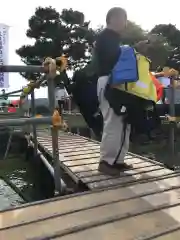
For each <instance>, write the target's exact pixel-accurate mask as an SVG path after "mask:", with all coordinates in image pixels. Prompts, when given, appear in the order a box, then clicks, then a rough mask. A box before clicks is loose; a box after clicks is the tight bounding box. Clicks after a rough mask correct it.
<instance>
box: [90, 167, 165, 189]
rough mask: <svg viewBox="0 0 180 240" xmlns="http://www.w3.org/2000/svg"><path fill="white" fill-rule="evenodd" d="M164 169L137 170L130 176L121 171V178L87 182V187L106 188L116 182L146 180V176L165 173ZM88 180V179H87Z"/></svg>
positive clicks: (116, 183) (157, 175)
mask: <svg viewBox="0 0 180 240" xmlns="http://www.w3.org/2000/svg"><path fill="white" fill-rule="evenodd" d="M165 170H166V169H159V170H156V171H153V172H148V173H146V174H142V173H141V172H139V173H138V174H135V175H133V176H131V174H127V175H125V174H124V173H122V174H121V175H122V176H125V177H121V178H113V179H108V180H104V181H99V182H92V183H91V182H89V183H88V187H89V188H90V189H95V188H106V187H109V186H113V185H118V184H122V183H123V184H125V183H129V182H132V184H133V181H136V180H138V181H139V180H146V179H147V180H148V178H150V177H159V176H162V175H164V174H166V171H165ZM88 180H89V179H88Z"/></svg>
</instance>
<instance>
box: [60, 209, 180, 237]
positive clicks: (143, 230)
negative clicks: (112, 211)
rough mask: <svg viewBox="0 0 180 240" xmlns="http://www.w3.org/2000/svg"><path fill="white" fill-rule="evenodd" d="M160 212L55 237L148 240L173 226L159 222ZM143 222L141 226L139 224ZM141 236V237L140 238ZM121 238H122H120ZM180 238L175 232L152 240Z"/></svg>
mask: <svg viewBox="0 0 180 240" xmlns="http://www.w3.org/2000/svg"><path fill="white" fill-rule="evenodd" d="M160 215H161V212H156V213H151V214H148V215H145V216H144V215H141V216H137V217H136V218H135V219H133V218H131V219H126V220H124V221H117V222H114V223H109V224H106V225H103V226H98V227H94V228H90V229H88V230H84V231H83V230H82V231H79V232H77V233H75V234H68V235H65V236H63V237H56V239H57V240H84V239H86V240H91V239H94V240H109V239H113V240H121V239H123V240H149V238H148V235H149V234H150V235H151V234H152V233H153V232H163V231H166V229H167V228H169V227H172V226H174V224H172V223H169V222H168V221H167V220H165V223H163V221H162V222H161V221H159V218H161V217H162V216H160ZM157 219H158V220H157ZM141 222H143V224H140V223H141ZM140 236H142V237H140ZM121 237H122V238H121ZM179 238H180V231H175V232H173V233H170V234H165V235H164V236H163V237H160V238H153V240H173V239H179Z"/></svg>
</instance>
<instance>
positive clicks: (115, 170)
mask: <svg viewBox="0 0 180 240" xmlns="http://www.w3.org/2000/svg"><path fill="white" fill-rule="evenodd" d="M106 24H107V26H106V28H105V29H104V30H103V31H102V32H101V33H100V34H99V36H98V37H97V40H96V44H95V54H96V57H97V64H98V76H99V78H98V83H97V94H98V99H99V104H100V110H101V112H102V115H103V122H104V127H103V134H102V140H101V145H100V163H99V171H100V172H102V173H105V174H108V175H113V176H115V175H118V176H119V174H120V171H123V170H128V169H130V168H131V167H132V166H131V165H127V164H126V163H125V162H124V158H125V155H126V153H127V152H128V148H129V136H130V125H127V126H126V127H124V126H125V125H124V124H125V123H124V117H123V116H118V115H116V114H115V112H114V110H113V109H112V108H111V107H110V105H109V102H108V101H107V99H106V98H105V90H106V86H107V84H108V80H109V75H110V73H111V71H112V69H113V67H114V66H115V64H116V62H117V61H118V58H119V55H120V54H121V52H120V51H121V50H120V41H121V34H122V32H123V31H124V29H125V28H126V25H127V13H126V11H125V10H124V9H122V8H119V7H115V8H112V9H110V10H109V12H108V13H107V16H106ZM124 128H125V129H124Z"/></svg>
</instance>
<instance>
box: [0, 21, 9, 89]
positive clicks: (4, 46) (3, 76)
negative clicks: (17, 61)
mask: <svg viewBox="0 0 180 240" xmlns="http://www.w3.org/2000/svg"><path fill="white" fill-rule="evenodd" d="M8 55H9V26H7V25H5V24H1V23H0V65H7V64H8ZM0 88H9V73H3V72H0Z"/></svg>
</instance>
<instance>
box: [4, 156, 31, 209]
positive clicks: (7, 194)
mask: <svg viewBox="0 0 180 240" xmlns="http://www.w3.org/2000/svg"><path fill="white" fill-rule="evenodd" d="M3 179H5V181H4V180H3ZM6 180H7V181H10V182H11V183H12V184H13V185H15V186H16V187H17V188H18V189H19V190H21V192H22V193H23V195H25V196H26V197H27V198H28V199H29V200H30V199H31V201H33V199H32V198H31V197H32V196H33V194H32V193H33V181H32V169H31V167H30V164H29V163H28V162H27V161H25V160H24V156H21V155H18V156H9V157H8V159H6V160H5V161H4V160H0V210H3V209H6V208H10V207H12V206H18V205H20V204H22V203H25V201H24V200H23V198H22V197H20V196H19V195H18V194H17V193H16V192H15V191H14V190H13V189H12V188H11V187H10V186H9V185H8V184H7V182H6Z"/></svg>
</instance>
